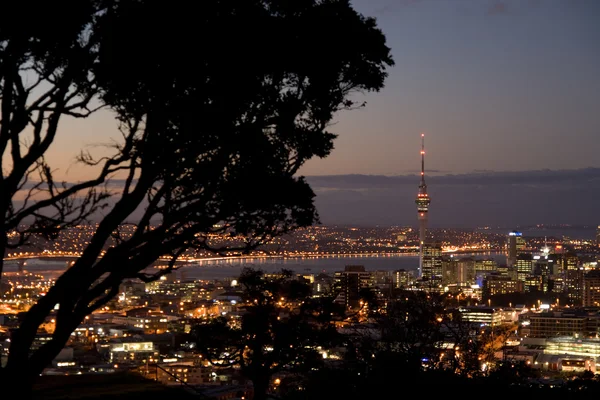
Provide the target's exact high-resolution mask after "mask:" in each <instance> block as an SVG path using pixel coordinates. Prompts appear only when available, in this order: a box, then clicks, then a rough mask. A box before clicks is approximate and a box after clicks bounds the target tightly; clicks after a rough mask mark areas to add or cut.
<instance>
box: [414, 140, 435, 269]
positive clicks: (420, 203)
mask: <svg viewBox="0 0 600 400" xmlns="http://www.w3.org/2000/svg"><path fill="white" fill-rule="evenodd" d="M415 203H417V215H418V217H419V276H422V275H423V244H424V243H425V231H426V230H427V214H428V212H429V203H431V199H430V198H429V195H428V194H427V184H426V183H425V134H424V133H422V134H421V183H420V184H419V193H418V194H417V199H416V200H415Z"/></svg>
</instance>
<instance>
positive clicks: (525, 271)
mask: <svg viewBox="0 0 600 400" xmlns="http://www.w3.org/2000/svg"><path fill="white" fill-rule="evenodd" d="M516 267H517V280H518V281H521V282H525V280H526V279H527V276H529V275H532V274H533V256H532V255H531V254H519V255H518V256H517V260H516Z"/></svg>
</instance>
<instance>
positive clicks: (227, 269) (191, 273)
mask: <svg viewBox="0 0 600 400" xmlns="http://www.w3.org/2000/svg"><path fill="white" fill-rule="evenodd" d="M454 257H474V258H475V259H481V258H493V259H495V260H496V261H497V262H498V263H499V264H504V263H506V255H505V254H504V253H478V254H454ZM32 261H33V260H32ZM418 264H419V262H418V256H416V255H414V254H409V255H399V254H389V255H387V254H382V255H368V256H327V257H287V258H283V257H272V258H267V257H264V258H262V257H261V258H225V259H210V260H201V261H196V262H193V263H190V264H189V265H187V266H185V267H182V268H180V269H178V270H177V271H175V272H174V274H176V276H177V278H178V279H182V280H183V279H194V280H215V279H224V278H235V277H237V276H239V274H240V272H241V271H242V269H243V268H244V267H251V268H255V269H261V270H263V271H265V272H277V271H281V269H288V270H291V271H292V272H294V273H306V274H319V273H326V274H333V273H334V272H335V271H343V270H344V267H345V266H346V265H363V266H364V267H365V269H366V270H367V271H375V270H380V271H394V270H397V269H405V270H416V269H417V267H418ZM65 268H66V265H65V263H64V262H56V261H52V260H48V261H47V262H45V260H44V259H35V261H33V262H28V263H27V267H26V270H28V271H30V272H33V273H36V274H40V275H43V276H45V277H47V278H57V277H58V276H59V275H60V274H61V273H62V272H64V270H65ZM14 270H15V267H14V266H12V265H7V273H8V274H10V273H11V272H12V273H14Z"/></svg>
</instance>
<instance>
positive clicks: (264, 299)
mask: <svg viewBox="0 0 600 400" xmlns="http://www.w3.org/2000/svg"><path fill="white" fill-rule="evenodd" d="M238 281H239V284H240V285H241V286H242V288H243V292H242V293H243V300H244V303H243V310H244V311H243V315H242V316H241V326H240V327H236V326H234V325H233V324H232V321H231V320H230V319H229V318H227V317H221V318H217V319H216V320H213V321H211V322H209V323H207V324H204V325H199V326H196V327H195V328H194V331H193V334H194V336H195V338H196V342H197V345H198V349H200V351H201V353H202V354H203V356H204V357H205V358H207V359H208V360H210V361H211V363H212V364H213V365H215V366H217V367H232V366H234V365H236V366H239V367H240V370H241V373H242V374H243V375H244V376H245V377H246V378H248V379H250V380H251V381H252V382H253V384H254V392H255V398H259V399H262V398H263V397H264V396H265V394H266V390H267V389H268V386H269V383H270V381H271V377H272V376H273V374H275V373H277V372H281V371H286V372H288V373H291V372H295V373H297V372H306V371H309V370H310V369H311V368H316V367H319V366H321V365H322V360H323V357H322V355H321V353H320V352H319V351H318V349H319V347H320V346H327V347H328V346H331V345H332V344H333V343H335V341H336V340H337V339H338V335H337V332H336V329H335V326H334V325H333V324H332V323H331V322H330V321H331V316H330V315H328V314H330V313H329V312H328V313H327V314H326V313H324V312H323V311H324V309H323V308H321V307H319V305H320V304H321V302H320V301H317V302H315V301H311V300H310V299H309V298H308V295H309V294H310V290H309V289H310V288H309V287H308V286H307V285H306V284H305V283H303V282H300V281H298V280H297V279H294V278H293V277H292V274H291V273H290V272H289V271H282V273H281V274H280V275H278V276H276V277H266V276H265V274H264V272H262V271H260V270H253V269H248V268H246V269H244V271H243V273H242V275H241V276H240V278H239V280H238ZM327 303H330V304H331V299H329V301H327Z"/></svg>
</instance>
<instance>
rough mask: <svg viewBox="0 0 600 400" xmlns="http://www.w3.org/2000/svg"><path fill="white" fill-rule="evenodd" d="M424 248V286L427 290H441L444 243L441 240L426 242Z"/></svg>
mask: <svg viewBox="0 0 600 400" xmlns="http://www.w3.org/2000/svg"><path fill="white" fill-rule="evenodd" d="M422 249H423V256H422V268H423V270H422V274H423V275H422V279H423V286H424V288H425V289H426V290H430V291H433V292H436V291H440V290H441V289H442V245H441V243H439V242H435V243H425V244H423V246H422Z"/></svg>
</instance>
